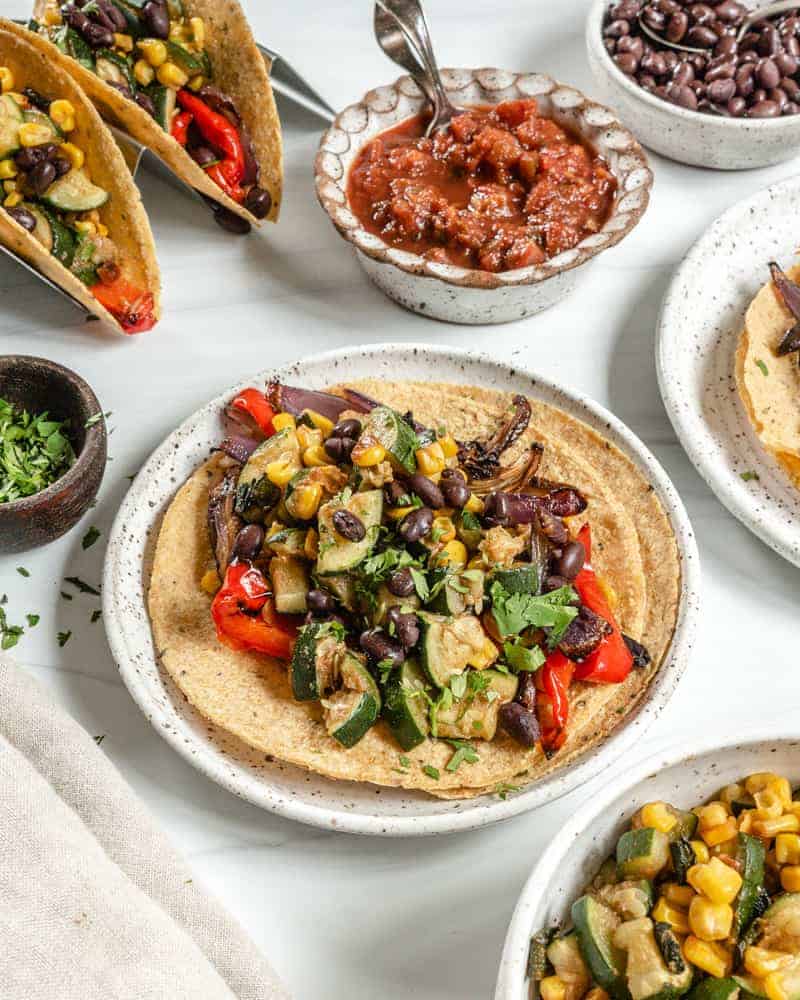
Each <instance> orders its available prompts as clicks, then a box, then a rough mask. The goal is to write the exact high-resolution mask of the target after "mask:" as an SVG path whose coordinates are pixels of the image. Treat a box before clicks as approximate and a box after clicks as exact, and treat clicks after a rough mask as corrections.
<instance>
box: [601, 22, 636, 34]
mask: <svg viewBox="0 0 800 1000" xmlns="http://www.w3.org/2000/svg"><path fill="white" fill-rule="evenodd" d="M630 30H631V26H630V24H628V22H627V21H622V20H619V21H611V22H610V23H609V24H607V25H606V26H605V28H604V29H603V33H604V34H605V35H606V37H607V38H621V37H622V36H623V35H627V34H629V33H630Z"/></svg>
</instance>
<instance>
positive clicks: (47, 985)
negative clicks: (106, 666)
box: [0, 656, 289, 1000]
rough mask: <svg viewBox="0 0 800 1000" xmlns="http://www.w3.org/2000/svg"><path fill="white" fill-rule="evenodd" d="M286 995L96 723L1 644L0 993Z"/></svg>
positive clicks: (259, 999)
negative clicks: (130, 780)
mask: <svg viewBox="0 0 800 1000" xmlns="http://www.w3.org/2000/svg"><path fill="white" fill-rule="evenodd" d="M288 996H289V995H288V993H287V992H286V991H285V990H284V988H283V986H282V985H281V983H280V981H279V980H278V978H277V976H276V974H275V972H274V971H273V970H272V968H271V967H270V965H269V964H268V963H267V962H266V960H265V959H264V958H263V957H262V956H261V955H260V954H259V952H258V951H257V949H256V948H255V946H254V945H253V943H252V942H251V941H250V939H249V938H248V937H247V935H246V934H245V933H244V931H243V930H242V929H241V927H239V926H238V924H237V923H236V922H235V921H234V920H232V919H231V917H230V916H228V914H227V913H226V912H225V911H224V910H223V908H222V907H221V906H220V905H219V904H218V903H217V902H215V901H214V900H213V899H210V898H209V897H208V896H207V895H206V894H205V893H203V892H202V891H201V890H200V889H199V888H198V887H197V886H195V885H194V883H193V882H192V875H191V871H190V870H189V868H188V867H187V866H186V864H185V862H184V861H183V860H182V859H181V858H180V856H179V855H178V854H177V853H176V852H175V850H174V848H173V847H172V846H171V845H170V843H169V841H168V840H167V838H166V837H165V836H164V834H163V833H161V832H160V831H159V830H158V828H157V827H156V826H155V824H154V822H153V820H152V818H151V817H150V815H149V813H148V812H147V810H146V809H145V807H144V805H143V804H142V803H141V802H140V801H139V800H138V799H137V798H136V796H135V795H134V793H133V791H132V790H131V788H130V787H129V786H128V785H127V784H126V782H125V781H124V780H123V779H122V777H121V776H120V774H119V772H118V771H117V770H116V768H115V767H114V766H113V765H112V764H111V762H110V761H109V760H108V758H107V757H106V756H105V754H104V753H103V752H102V751H101V750H100V749H98V747H97V746H96V744H95V742H94V740H93V739H92V737H91V736H90V735H89V734H88V733H87V732H85V730H83V729H82V728H81V727H80V726H79V725H78V724H77V723H76V722H75V721H74V720H73V719H72V718H70V716H69V715H67V714H66V713H65V712H64V711H63V710H62V709H61V708H59V706H58V705H56V704H55V703H54V702H53V700H52V699H51V698H50V697H49V695H48V694H47V693H46V692H45V691H44V690H43V689H42V688H41V687H40V686H39V685H38V684H36V683H35V682H34V681H33V680H32V679H31V678H30V677H28V676H27V675H26V674H25V673H24V672H23V671H22V670H21V668H20V667H19V666H18V665H17V664H16V663H14V661H13V660H11V659H10V658H8V657H5V656H3V657H0V997H2V998H3V1000H54V998H58V1000H288Z"/></svg>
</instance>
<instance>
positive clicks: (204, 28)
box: [30, 0, 277, 219]
mask: <svg viewBox="0 0 800 1000" xmlns="http://www.w3.org/2000/svg"><path fill="white" fill-rule="evenodd" d="M230 13H231V16H233V14H232V5H231V11H230ZM239 16H240V17H243V15H241V12H239ZM30 27H31V28H32V29H33V30H35V31H37V32H39V33H40V34H42V35H44V36H45V37H46V38H48V39H49V40H50V41H51V42H52V43H54V44H55V45H56V46H57V47H58V49H59V50H60V51H61V52H62V53H64V55H65V56H67V57H69V59H71V60H74V61H75V62H77V63H78V64H79V66H80V67H82V68H83V69H84V70H85V71H88V72H89V73H91V74H93V75H94V76H95V77H96V78H97V79H99V80H101V81H102V82H103V83H104V84H106V85H107V86H108V87H111V88H113V90H115V91H116V92H118V93H119V94H121V95H122V96H123V97H124V98H126V99H127V100H128V101H130V102H132V103H133V104H135V105H136V106H137V108H138V109H140V110H141V111H144V112H145V113H146V114H147V115H149V116H150V118H151V119H152V120H153V121H154V122H155V123H156V124H157V125H158V126H159V127H160V128H161V129H162V130H163V131H164V132H165V133H166V134H167V135H169V136H171V137H172V139H174V140H175V142H177V143H178V144H179V145H180V146H181V147H183V148H184V149H185V150H186V152H187V153H188V154H189V156H191V158H192V160H193V161H194V162H195V163H196V164H197V166H198V167H199V168H200V169H202V170H203V171H204V173H205V175H206V176H207V177H208V178H209V180H210V181H212V182H213V184H214V185H216V186H217V188H219V189H220V190H221V191H223V192H224V193H225V194H226V195H227V196H228V198H230V199H231V200H232V201H233V202H235V203H236V204H237V205H241V206H242V207H243V208H245V209H246V210H247V211H248V212H249V213H250V214H251V215H252V216H254V217H255V218H256V219H264V218H266V217H267V216H269V215H270V214H271V213H272V211H273V200H274V198H273V192H272V191H270V190H269V188H268V187H265V186H262V184H261V173H262V164H261V162H260V160H259V156H258V153H257V151H256V147H255V144H254V142H253V137H252V135H251V131H250V128H249V127H248V125H247V124H246V123H245V120H244V117H243V114H242V108H241V107H240V106H239V103H238V101H237V100H236V99H235V98H234V97H233V96H232V95H231V94H230V93H228V92H226V91H225V90H224V89H223V88H222V87H221V85H220V84H219V82H218V81H217V79H216V77H217V75H218V74H217V70H218V69H219V67H218V66H215V65H214V60H213V58H212V53H211V52H210V51H209V43H208V34H209V30H210V29H209V26H208V24H207V19H206V18H204V17H202V16H199V14H197V15H195V14H192V13H191V11H189V10H186V9H184V6H183V4H182V3H181V0H147V2H145V3H141V2H140V0H71V2H68V3H59V2H58V0H47V2H46V3H40V4H38V5H37V7H36V17H35V19H34V20H33V21H31V22H30ZM248 34H249V29H248ZM256 58H257V59H258V60H259V62H260V56H259V55H258V53H257V52H256ZM246 68H247V67H246V66H245V69H246ZM259 68H260V69H261V70H262V72H263V65H262V66H259ZM260 82H261V81H256V80H250V81H248V83H249V85H251V86H253V87H255V86H258V84H259V83H260ZM268 87H269V84H268V82H267V83H266V88H267V89H268ZM93 96H94V95H93ZM264 100H265V101H266V95H265V97H264ZM271 100H272V98H271V93H270V94H269V101H270V103H271ZM272 187H273V189H274V187H275V186H274V184H273V185H272ZM276 193H277V192H276ZM275 207H277V206H275Z"/></svg>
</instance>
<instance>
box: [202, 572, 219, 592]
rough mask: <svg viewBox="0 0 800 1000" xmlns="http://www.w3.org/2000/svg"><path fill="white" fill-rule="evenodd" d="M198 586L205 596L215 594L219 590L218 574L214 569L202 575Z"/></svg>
mask: <svg viewBox="0 0 800 1000" xmlns="http://www.w3.org/2000/svg"><path fill="white" fill-rule="evenodd" d="M200 586H201V587H202V588H203V590H204V591H205V592H206V593H207V594H216V592H217V591H218V590H219V588H220V579H219V573H217V571H216V570H215V569H210V570H208V572H207V573H203V578H202V580H201V581H200Z"/></svg>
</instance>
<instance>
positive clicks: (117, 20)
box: [98, 0, 128, 34]
mask: <svg viewBox="0 0 800 1000" xmlns="http://www.w3.org/2000/svg"><path fill="white" fill-rule="evenodd" d="M98 8H99V9H101V10H102V11H103V14H104V15H105V17H106V19H107V20H108V21H109V22H110V24H111V27H112V28H113V29H114V31H118V32H120V33H123V34H124V33H127V30H128V22H127V21H126V20H125V15H124V14H123V13H122V11H121V10H120V9H119V7H117V6H116V4H113V3H108V0H100V3H98Z"/></svg>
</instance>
